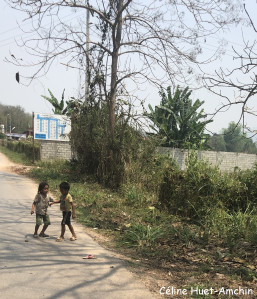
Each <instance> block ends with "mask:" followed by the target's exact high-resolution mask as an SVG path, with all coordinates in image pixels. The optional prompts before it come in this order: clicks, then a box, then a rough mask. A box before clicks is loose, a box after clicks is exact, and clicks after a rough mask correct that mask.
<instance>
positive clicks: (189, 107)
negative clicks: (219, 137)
mask: <svg viewBox="0 0 257 299" xmlns="http://www.w3.org/2000/svg"><path fill="white" fill-rule="evenodd" d="M191 93H192V91H190V90H189V87H186V88H185V89H180V87H179V86H178V87H177V88H176V91H175V93H174V95H172V93H171V87H170V86H169V87H168V88H167V89H166V90H164V89H163V88H161V90H160V92H159V94H160V96H161V103H160V105H158V106H155V109H153V108H152V106H151V105H149V109H150V113H148V115H147V116H148V118H149V119H150V120H151V121H152V123H153V126H152V128H153V129H154V130H155V131H156V132H157V133H158V135H159V136H160V137H161V138H162V145H163V146H169V147H178V148H203V147H206V146H207V143H206V141H207V138H208V135H207V134H205V133H204V130H205V127H206V125H207V124H208V123H210V122H211V121H212V120H205V119H206V114H205V113H204V110H203V109H201V110H200V111H198V110H199V108H200V107H201V106H202V105H203V103H204V101H200V100H199V99H197V100H196V101H195V102H194V103H193V101H192V100H191V99H190V96H191Z"/></svg>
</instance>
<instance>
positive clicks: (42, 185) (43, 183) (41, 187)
mask: <svg viewBox="0 0 257 299" xmlns="http://www.w3.org/2000/svg"><path fill="white" fill-rule="evenodd" d="M45 186H49V185H48V183H47V182H41V183H40V184H39V186H38V193H41V191H42V190H43V189H44V188H45Z"/></svg>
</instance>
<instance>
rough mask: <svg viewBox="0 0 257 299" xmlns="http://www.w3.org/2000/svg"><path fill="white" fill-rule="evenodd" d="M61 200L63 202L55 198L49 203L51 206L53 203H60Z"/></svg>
mask: <svg viewBox="0 0 257 299" xmlns="http://www.w3.org/2000/svg"><path fill="white" fill-rule="evenodd" d="M60 202H61V201H60V200H53V201H50V202H49V205H50V206H51V205H53V204H55V203H60Z"/></svg>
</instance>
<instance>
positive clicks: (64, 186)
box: [59, 182, 70, 190]
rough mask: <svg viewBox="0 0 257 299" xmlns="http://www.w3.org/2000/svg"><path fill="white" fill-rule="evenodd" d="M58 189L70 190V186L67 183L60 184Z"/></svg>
mask: <svg viewBox="0 0 257 299" xmlns="http://www.w3.org/2000/svg"><path fill="white" fill-rule="evenodd" d="M59 187H60V189H63V190H70V184H69V183H68V182H62V183H61V184H60V185H59Z"/></svg>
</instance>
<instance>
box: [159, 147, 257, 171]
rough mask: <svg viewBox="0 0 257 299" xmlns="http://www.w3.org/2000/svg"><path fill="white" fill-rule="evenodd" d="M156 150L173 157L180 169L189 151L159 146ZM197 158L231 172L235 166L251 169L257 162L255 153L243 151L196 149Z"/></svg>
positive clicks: (183, 166) (184, 166)
mask: <svg viewBox="0 0 257 299" xmlns="http://www.w3.org/2000/svg"><path fill="white" fill-rule="evenodd" d="M158 152H159V153H160V154H163V155H168V156H169V157H171V158H173V159H174V160H175V161H176V162H177V163H178V165H179V167H180V169H182V170H184V169H186V159H187V158H188V154H189V151H188V150H181V149H177V148H164V147H159V148H158ZM197 154H198V159H203V160H205V161H209V162H210V163H211V164H212V165H217V166H218V167H219V169H220V171H221V172H226V171H227V172H233V171H234V169H235V167H238V168H240V169H241V170H246V169H251V168H252V167H253V166H254V164H255V163H257V155H255V154H244V153H229V152H213V151H198V152H197Z"/></svg>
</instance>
